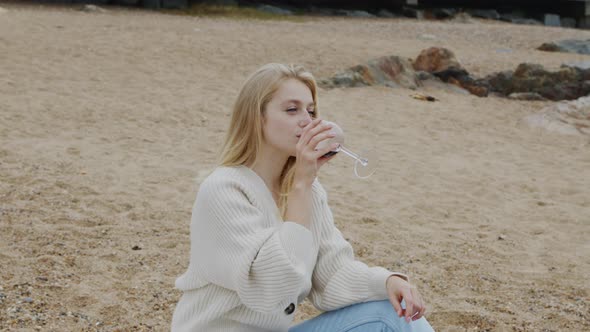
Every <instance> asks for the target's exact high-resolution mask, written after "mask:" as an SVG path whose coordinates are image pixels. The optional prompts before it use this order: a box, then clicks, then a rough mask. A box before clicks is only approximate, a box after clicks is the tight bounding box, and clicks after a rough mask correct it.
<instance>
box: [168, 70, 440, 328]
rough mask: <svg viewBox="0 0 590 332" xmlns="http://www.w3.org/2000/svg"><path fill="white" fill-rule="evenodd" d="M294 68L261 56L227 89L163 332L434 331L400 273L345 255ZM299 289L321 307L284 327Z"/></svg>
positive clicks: (324, 128) (348, 250)
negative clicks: (238, 84)
mask: <svg viewBox="0 0 590 332" xmlns="http://www.w3.org/2000/svg"><path fill="white" fill-rule="evenodd" d="M317 105H318V103H317V91H316V83H315V81H314V78H313V76H312V75H311V74H310V73H308V72H306V71H305V70H304V69H303V68H301V67H294V66H286V65H281V64H267V65H265V66H263V67H261V68H260V69H258V70H257V71H256V72H255V73H253V74H252V75H251V76H250V77H249V78H248V79H247V80H246V82H245V84H244V85H243V87H242V90H241V92H240V94H239V96H238V98H237V100H236V103H235V106H234V109H233V114H232V118H231V123H230V127H229V131H228V135H227V137H226V140H225V144H224V146H223V149H222V155H221V166H220V167H218V168H217V169H216V170H215V171H214V172H213V173H212V174H211V175H209V177H207V179H205V181H203V183H202V184H201V186H200V188H199V192H198V194H197V199H196V202H195V205H194V207H193V211H192V222H191V257H190V264H189V267H188V270H187V271H186V273H185V274H183V275H182V276H181V277H179V278H178V280H177V281H176V287H177V288H179V289H180V290H182V291H183V295H182V297H181V299H180V301H179V303H178V305H177V306H176V310H175V312H174V316H173V319H172V330H173V331H290V332H301V331H322V332H330V331H334V332H337V331H409V330H410V329H411V330H412V331H432V328H431V327H430V325H429V324H428V322H426V320H425V319H424V318H422V316H423V315H424V311H425V307H424V304H423V302H422V299H421V297H420V294H419V293H418V291H417V290H416V288H415V287H413V286H412V285H411V284H409V283H408V279H407V277H406V276H405V275H404V274H401V273H393V272H390V271H388V270H386V269H384V268H381V267H371V268H369V267H368V266H367V265H365V264H364V263H361V262H359V261H356V260H355V259H354V255H353V250H352V247H351V246H350V244H349V243H348V242H347V241H346V240H345V239H344V238H343V237H342V234H341V233H340V232H339V231H338V229H337V228H336V227H335V226H334V221H333V218H332V213H331V211H330V208H329V207H328V204H327V196H326V192H325V191H324V189H323V187H322V185H321V184H320V183H319V182H318V180H317V178H316V176H317V174H318V171H319V169H320V167H321V166H322V165H324V164H325V163H326V162H328V161H329V160H330V159H331V158H332V157H333V156H331V157H325V156H324V155H325V154H326V153H328V152H329V151H330V150H332V149H334V148H335V147H336V146H334V145H332V146H330V145H328V146H325V147H323V148H317V146H318V143H320V142H322V141H325V140H328V139H330V138H332V137H334V134H333V133H332V132H330V126H329V125H327V124H326V123H322V122H321V120H320V119H319V113H318V108H317ZM307 297H309V299H310V301H311V302H312V303H313V305H314V306H315V307H317V308H318V309H320V310H322V311H326V312H325V313H323V314H322V315H320V316H318V317H316V318H313V319H311V320H309V321H306V322H303V323H301V324H299V325H296V326H293V327H291V328H290V325H291V323H292V321H293V317H294V312H295V311H296V309H297V305H298V304H299V303H301V302H302V301H303V300H304V299H305V298H307Z"/></svg>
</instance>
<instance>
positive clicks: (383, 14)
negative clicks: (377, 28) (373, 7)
mask: <svg viewBox="0 0 590 332" xmlns="http://www.w3.org/2000/svg"><path fill="white" fill-rule="evenodd" d="M377 17H384V18H394V17H397V15H395V14H394V13H392V12H390V11H389V10H387V9H380V10H379V11H378V12H377Z"/></svg>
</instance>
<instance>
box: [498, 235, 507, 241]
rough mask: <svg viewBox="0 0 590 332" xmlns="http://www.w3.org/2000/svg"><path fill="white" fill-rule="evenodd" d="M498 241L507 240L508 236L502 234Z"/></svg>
mask: <svg viewBox="0 0 590 332" xmlns="http://www.w3.org/2000/svg"><path fill="white" fill-rule="evenodd" d="M498 240H506V235H504V234H500V236H498Z"/></svg>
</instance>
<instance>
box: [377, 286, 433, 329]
mask: <svg viewBox="0 0 590 332" xmlns="http://www.w3.org/2000/svg"><path fill="white" fill-rule="evenodd" d="M386 285H387V286H386V287H387V294H388V295H389V301H390V302H391V304H392V305H393V307H394V309H395V311H396V312H397V315H398V316H399V317H402V316H405V318H406V322H408V323H409V322H410V320H412V321H414V320H417V319H420V318H422V316H424V312H425V311H426V307H425V306H424V302H422V296H420V293H419V292H418V289H416V287H415V286H414V285H411V284H410V283H409V282H407V281H405V280H404V279H402V278H400V277H399V276H396V275H392V276H390V277H389V278H388V279H387V282H386ZM402 299H403V300H404V301H405V302H406V308H405V309H402V306H401V302H402Z"/></svg>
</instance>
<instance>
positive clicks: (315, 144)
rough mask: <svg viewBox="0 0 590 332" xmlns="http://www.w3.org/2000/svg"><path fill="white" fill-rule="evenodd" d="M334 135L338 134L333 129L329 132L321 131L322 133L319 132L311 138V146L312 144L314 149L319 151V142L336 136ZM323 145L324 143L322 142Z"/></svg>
mask: <svg viewBox="0 0 590 332" xmlns="http://www.w3.org/2000/svg"><path fill="white" fill-rule="evenodd" d="M334 137H336V134H335V133H333V132H331V131H328V132H322V133H320V134H317V135H315V136H314V137H313V138H312V139H311V141H309V146H310V147H313V149H314V150H315V151H319V149H318V144H319V143H320V142H322V141H325V140H327V139H330V138H334ZM322 145H323V144H322Z"/></svg>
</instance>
